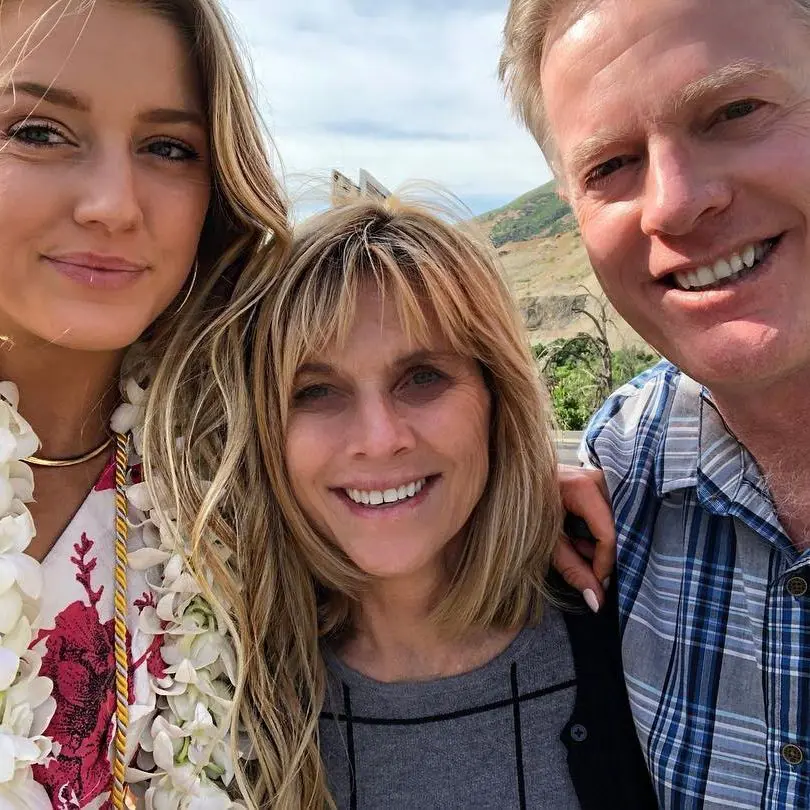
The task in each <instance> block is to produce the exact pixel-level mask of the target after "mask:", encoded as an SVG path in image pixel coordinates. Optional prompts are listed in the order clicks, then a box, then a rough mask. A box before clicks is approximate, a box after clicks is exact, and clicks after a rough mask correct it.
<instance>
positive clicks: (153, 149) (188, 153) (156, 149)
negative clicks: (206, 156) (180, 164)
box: [146, 139, 200, 161]
mask: <svg viewBox="0 0 810 810" xmlns="http://www.w3.org/2000/svg"><path fill="white" fill-rule="evenodd" d="M146 149H147V151H148V152H149V153H150V154H152V155H155V156H156V157H159V158H162V159H163V160H171V161H179V160H199V157H200V156H199V154H198V153H197V152H196V150H194V149H192V148H191V147H190V146H187V145H186V144H184V143H181V142H180V141H171V140H165V139H164V140H160V141H152V143H150V144H149V145H148V146H147V147H146Z"/></svg>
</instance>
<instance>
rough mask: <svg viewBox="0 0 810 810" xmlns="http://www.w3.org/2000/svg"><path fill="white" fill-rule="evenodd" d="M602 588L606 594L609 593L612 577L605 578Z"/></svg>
mask: <svg viewBox="0 0 810 810" xmlns="http://www.w3.org/2000/svg"><path fill="white" fill-rule="evenodd" d="M602 587H603V588H604V590H605V593H607V592H608V588H610V577H605V578H604V579H603V580H602Z"/></svg>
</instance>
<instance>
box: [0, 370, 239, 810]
mask: <svg viewBox="0 0 810 810" xmlns="http://www.w3.org/2000/svg"><path fill="white" fill-rule="evenodd" d="M125 390H126V401H125V402H124V403H123V404H122V405H121V406H119V408H118V409H117V410H116V412H115V413H114V414H113V418H112V422H111V425H112V428H113V430H114V431H116V432H119V433H131V435H132V438H133V444H134V448H135V452H136V453H137V454H138V455H140V453H141V441H142V436H143V415H144V408H145V402H146V391H145V390H144V389H143V388H141V387H140V386H139V385H138V384H137V383H136V382H134V381H133V380H129V381H127V383H126V386H125ZM18 401H19V394H18V391H17V388H16V386H15V385H14V384H13V383H9V382H0V807H2V808H12V810H50V809H51V802H50V799H49V798H48V795H47V793H46V791H45V789H44V788H43V787H42V786H41V785H39V784H37V782H36V781H35V780H34V776H33V770H32V768H33V766H34V765H40V764H47V762H48V761H49V760H50V758H51V757H53V756H57V755H58V753H59V751H58V744H56V743H54V742H53V741H52V740H51V739H50V738H48V737H46V736H45V735H44V732H45V730H46V729H47V727H48V724H49V723H50V720H51V718H52V716H53V714H54V712H55V710H56V701H55V700H54V699H53V697H51V691H52V689H53V684H52V682H51V681H50V679H49V678H46V677H43V676H40V675H39V671H40V666H41V658H40V656H39V655H38V654H37V653H36V652H34V651H33V650H31V649H29V647H30V644H31V641H32V639H33V638H34V634H35V632H36V629H37V623H38V621H39V601H40V596H41V593H42V585H43V582H42V571H41V568H40V565H39V563H37V562H36V561H35V560H34V559H33V558H32V557H29V556H28V555H27V554H25V550H26V548H27V547H28V545H29V544H30V543H31V541H32V540H33V538H34V536H35V534H36V530H35V527H34V523H33V520H32V518H31V513H30V512H29V511H28V508H27V507H26V505H25V504H26V503H28V502H30V501H31V500H33V488H34V478H33V473H32V472H31V469H30V467H29V466H28V465H27V464H25V463H24V462H23V459H25V458H27V457H28V456H30V455H32V454H33V453H35V452H36V451H37V449H38V447H39V440H38V439H37V437H36V435H35V434H34V431H33V430H32V428H31V426H30V425H29V424H28V422H26V421H25V419H23V418H22V417H21V416H20V415H19V413H18V412H17V406H18ZM127 497H128V499H129V501H130V503H131V504H132V506H134V507H135V508H136V509H138V510H140V511H142V512H143V514H144V521H143V523H142V526H143V537H144V543H145V546H144V547H143V548H141V549H138V550H137V551H133V552H132V553H131V554H130V555H129V564H130V566H131V567H132V568H134V569H136V570H147V569H151V568H153V567H156V566H161V568H160V575H159V577H158V581H157V582H155V583H151V582H150V586H151V588H152V590H153V591H154V593H155V595H156V596H157V605H156V607H146V608H145V609H144V610H143V611H142V613H141V615H140V619H139V629H140V630H141V631H142V632H144V633H147V634H149V635H161V636H162V637H163V644H162V646H161V655H162V657H163V660H164V662H165V664H166V667H165V677H164V678H160V679H158V678H152V679H151V687H152V695H151V698H150V701H151V703H150V705H149V706H147V707H143V708H140V714H141V716H139V717H138V716H135V714H136V713H133V716H131V718H130V719H131V725H130V731H131V732H136V730H137V732H136V733H131V734H130V739H129V745H128V748H129V750H130V751H132V752H134V751H135V750H136V748H137V759H136V763H135V766H133V767H130V768H128V770H127V781H128V782H129V783H131V784H134V783H138V782H142V783H148V788H147V790H146V794H145V802H146V807H147V808H148V810H175V809H176V810H230V808H238V807H241V805H240V804H238V803H237V802H234V801H233V800H232V799H231V798H230V796H229V795H228V788H229V787H230V786H231V784H232V782H233V776H234V763H233V760H232V757H231V745H230V743H231V735H230V728H231V719H232V714H233V697H232V694H233V686H234V684H235V683H236V655H235V651H234V646H233V642H232V640H231V638H230V637H229V635H228V631H227V625H226V623H225V622H224V621H222V620H221V619H220V618H219V617H218V616H217V613H216V611H214V610H213V608H212V607H211V605H209V603H208V602H207V601H206V599H205V598H204V596H203V594H202V592H201V589H200V587H199V585H198V583H197V581H196V580H195V578H194V577H193V575H192V574H191V573H190V572H189V571H188V569H187V567H186V565H185V560H186V559H187V552H188V551H189V549H187V548H185V547H183V544H182V543H178V541H177V536H178V535H177V534H176V533H175V532H173V531H172V529H173V526H171V525H165V524H164V525H161V521H160V519H159V518H158V516H157V514H156V513H155V512H153V504H152V503H151V502H150V499H149V494H148V491H147V489H146V485H145V484H144V483H135V484H130V485H128V487H127ZM165 515H166V511H165V510H164V516H165ZM112 518H113V516H112V515H111V520H112ZM168 520H169V523H173V521H172V520H171V519H170V518H169V519H168ZM136 721H137V722H136Z"/></svg>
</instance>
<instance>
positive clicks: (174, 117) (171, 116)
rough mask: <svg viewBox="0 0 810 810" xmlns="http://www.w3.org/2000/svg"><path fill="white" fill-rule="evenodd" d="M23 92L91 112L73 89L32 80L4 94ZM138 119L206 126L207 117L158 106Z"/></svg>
mask: <svg viewBox="0 0 810 810" xmlns="http://www.w3.org/2000/svg"><path fill="white" fill-rule="evenodd" d="M18 93H22V94H23V95H26V96H32V97H33V98H35V99H36V100H37V101H46V102H48V103H49V104H56V105H57V106H59V107H67V108H68V109H71V110H78V111H79V112H90V104H89V103H88V102H87V101H86V100H84V99H82V98H81V97H79V96H78V95H76V93H74V92H73V91H71V90H66V89H65V88H62V87H55V86H54V85H50V84H40V83H39V82H32V81H15V82H11V83H10V84H9V85H8V87H7V88H6V90H5V91H4V92H3V93H2V95H6V96H9V95H10V96H15V95H16V94H18ZM138 120H139V121H143V122H144V123H146V124H194V125H195V126H199V127H203V128H204V127H205V119H204V118H203V116H202V114H201V113H199V112H198V111H196V110H189V109H185V108H174V107H158V108H156V109H154V110H147V111H146V112H143V113H141V114H139V115H138Z"/></svg>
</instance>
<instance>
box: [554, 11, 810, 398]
mask: <svg viewBox="0 0 810 810" xmlns="http://www.w3.org/2000/svg"><path fill="white" fill-rule="evenodd" d="M551 33H552V44H551V46H550V48H549V49H548V51H547V53H546V57H545V60H544V63H543V66H542V81H543V89H544V93H545V99H546V105H547V113H548V117H549V125H550V129H551V135H552V138H553V140H554V143H555V146H556V149H557V153H558V157H559V164H560V172H561V175H562V180H563V182H564V185H565V187H566V190H567V193H568V195H569V197H570V199H571V202H572V205H573V207H574V210H575V211H576V214H577V217H578V219H579V222H580V226H581V230H582V235H583V239H584V241H585V244H586V247H587V249H588V252H589V254H590V257H591V261H592V263H593V266H594V268H595V270H596V273H597V275H598V277H599V280H600V281H601V283H602V286H603V287H604V289H605V291H606V292H607V294H608V296H609V298H610V299H611V301H612V302H613V303H614V305H615V306H616V309H617V310H618V311H619V312H620V313H621V314H622V315H623V316H624V317H625V318H626V319H627V320H628V321H629V322H630V324H632V325H633V326H634V327H635V328H636V329H637V330H638V332H639V333H640V334H641V335H642V336H643V337H645V338H646V339H647V340H648V341H649V342H650V343H652V344H653V345H654V346H655V347H656V348H657V349H658V350H659V351H661V352H662V353H663V354H664V355H666V356H667V357H668V358H669V359H671V360H672V361H674V362H675V363H677V364H678V365H679V366H680V367H681V368H683V369H684V370H685V371H687V372H688V373H689V374H690V375H691V376H693V377H695V378H697V379H699V380H700V381H701V382H704V383H705V384H707V385H709V387H710V388H712V389H713V390H715V391H718V392H719V390H721V389H726V390H729V391H731V390H734V389H735V388H736V387H737V386H739V385H740V384H742V383H743V382H744V383H745V385H746V386H748V390H753V389H754V388H755V387H759V388H762V387H763V386H767V385H770V384H774V383H779V382H782V381H786V380H788V379H791V378H797V377H798V378H799V379H802V378H804V377H805V376H806V375H807V372H808V371H810V228H808V218H809V217H810V29H808V28H807V27H805V26H804V25H803V24H802V23H801V22H799V20H798V17H797V15H796V12H795V4H794V3H793V2H792V0H711V2H707V0H654V1H653V0H649V2H644V3H640V2H638V0H604V2H595V3H593V4H592V5H591V7H590V9H588V10H586V11H585V12H583V13H580V14H578V15H577V16H575V17H574V18H573V19H570V20H569V19H565V20H563V19H561V20H559V21H558V23H557V27H556V30H554V29H553V30H552V32H551ZM808 385H810V383H808Z"/></svg>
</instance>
